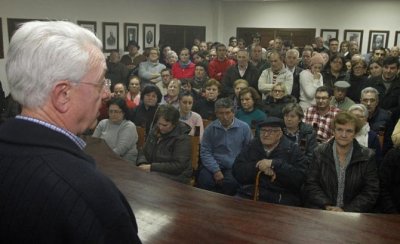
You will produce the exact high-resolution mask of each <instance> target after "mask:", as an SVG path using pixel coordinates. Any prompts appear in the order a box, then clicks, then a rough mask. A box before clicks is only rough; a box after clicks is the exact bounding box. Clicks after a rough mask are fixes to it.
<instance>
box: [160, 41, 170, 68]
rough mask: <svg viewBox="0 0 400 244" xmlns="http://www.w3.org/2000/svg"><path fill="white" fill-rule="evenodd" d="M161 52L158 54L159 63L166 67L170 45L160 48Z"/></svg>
mask: <svg viewBox="0 0 400 244" xmlns="http://www.w3.org/2000/svg"><path fill="white" fill-rule="evenodd" d="M160 50H161V52H160V63H162V64H164V65H165V66H167V64H168V60H167V54H168V52H169V51H171V50H172V49H171V46H170V45H163V46H162V47H161V49H160Z"/></svg>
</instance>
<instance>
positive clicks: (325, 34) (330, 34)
mask: <svg viewBox="0 0 400 244" xmlns="http://www.w3.org/2000/svg"><path fill="white" fill-rule="evenodd" d="M338 35H339V30H337V29H321V32H320V37H322V38H323V39H324V46H325V47H329V39H331V38H338Z"/></svg>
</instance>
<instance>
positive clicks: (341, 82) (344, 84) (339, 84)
mask: <svg viewBox="0 0 400 244" xmlns="http://www.w3.org/2000/svg"><path fill="white" fill-rule="evenodd" d="M333 85H334V86H336V87H339V88H349V87H350V86H351V85H350V84H349V82H347V81H344V80H338V81H336V82H335V84H333Z"/></svg>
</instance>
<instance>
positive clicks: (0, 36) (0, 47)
mask: <svg viewBox="0 0 400 244" xmlns="http://www.w3.org/2000/svg"><path fill="white" fill-rule="evenodd" d="M0 58H4V47H3V23H2V21H1V18H0Z"/></svg>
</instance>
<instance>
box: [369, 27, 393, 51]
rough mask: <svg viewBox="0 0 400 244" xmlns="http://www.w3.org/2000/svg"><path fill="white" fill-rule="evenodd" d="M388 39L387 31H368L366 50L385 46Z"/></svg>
mask: <svg viewBox="0 0 400 244" xmlns="http://www.w3.org/2000/svg"><path fill="white" fill-rule="evenodd" d="M388 40H389V31H373V30H371V31H369V38H368V52H372V50H373V49H375V48H379V47H383V48H386V47H387V45H388Z"/></svg>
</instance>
